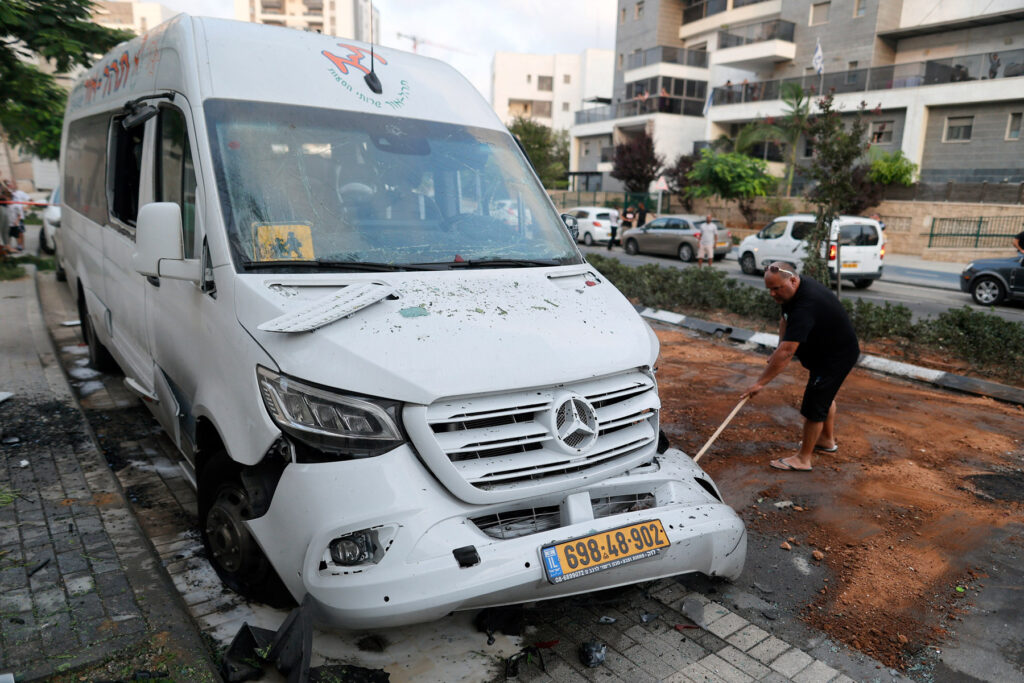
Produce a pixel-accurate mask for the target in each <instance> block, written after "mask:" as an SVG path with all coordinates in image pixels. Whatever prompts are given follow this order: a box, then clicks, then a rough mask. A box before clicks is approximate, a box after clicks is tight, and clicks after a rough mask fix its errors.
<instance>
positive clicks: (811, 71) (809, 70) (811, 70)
mask: <svg viewBox="0 0 1024 683" xmlns="http://www.w3.org/2000/svg"><path fill="white" fill-rule="evenodd" d="M816 73H817V71H815V70H814V67H813V66H805V67H804V76H813V75H814V74H816Z"/></svg>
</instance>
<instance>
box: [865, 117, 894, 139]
mask: <svg viewBox="0 0 1024 683" xmlns="http://www.w3.org/2000/svg"><path fill="white" fill-rule="evenodd" d="M893 123H894V122H893V121H874V122H872V123H871V135H870V139H871V144H872V145H888V144H892V131H893V128H894V126H893Z"/></svg>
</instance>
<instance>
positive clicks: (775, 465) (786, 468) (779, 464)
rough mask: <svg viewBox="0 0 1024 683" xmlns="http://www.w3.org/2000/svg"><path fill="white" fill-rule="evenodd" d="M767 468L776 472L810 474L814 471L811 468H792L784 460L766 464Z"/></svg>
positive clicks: (780, 459)
mask: <svg viewBox="0 0 1024 683" xmlns="http://www.w3.org/2000/svg"><path fill="white" fill-rule="evenodd" d="M768 466H769V467H771V468H773V469H776V470H783V471H784V472H810V471H812V470H813V469H814V468H813V467H793V466H792V465H790V464H789V463H788V462H786V459H785V458H779V459H778V460H772V461H771V462H769V463H768Z"/></svg>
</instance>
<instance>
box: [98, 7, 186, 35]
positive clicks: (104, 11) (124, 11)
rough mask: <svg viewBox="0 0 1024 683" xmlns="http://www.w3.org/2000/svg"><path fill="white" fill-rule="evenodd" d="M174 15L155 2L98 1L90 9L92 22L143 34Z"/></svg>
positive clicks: (170, 10) (172, 11)
mask: <svg viewBox="0 0 1024 683" xmlns="http://www.w3.org/2000/svg"><path fill="white" fill-rule="evenodd" d="M175 14H178V12H176V11H174V10H172V9H170V8H169V7H164V6H163V5H161V4H160V3H156V2H132V1H131V0H125V1H118V0H98V1H97V2H96V3H95V5H94V7H93V9H92V20H93V22H95V23H97V24H99V25H100V26H106V27H107V28H113V29H123V30H126V31H131V32H133V33H144V32H146V31H148V30H149V29H151V28H153V27H154V26H159V25H160V24H162V23H164V22H165V21H167V20H168V19H170V18H171V17H173V16H174V15H175Z"/></svg>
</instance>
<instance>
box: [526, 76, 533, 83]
mask: <svg viewBox="0 0 1024 683" xmlns="http://www.w3.org/2000/svg"><path fill="white" fill-rule="evenodd" d="M526 82H527V83H533V75H532V74H526Z"/></svg>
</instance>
